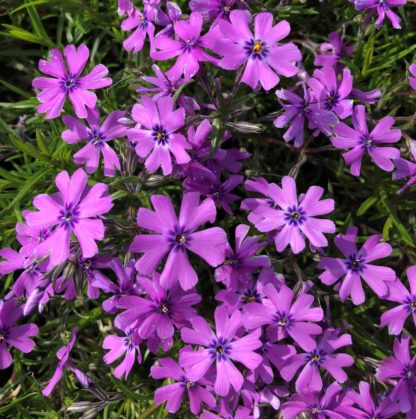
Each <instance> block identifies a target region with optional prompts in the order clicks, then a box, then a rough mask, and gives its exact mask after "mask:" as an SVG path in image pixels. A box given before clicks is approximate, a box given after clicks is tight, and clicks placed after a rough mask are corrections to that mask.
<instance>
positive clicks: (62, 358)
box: [42, 327, 78, 396]
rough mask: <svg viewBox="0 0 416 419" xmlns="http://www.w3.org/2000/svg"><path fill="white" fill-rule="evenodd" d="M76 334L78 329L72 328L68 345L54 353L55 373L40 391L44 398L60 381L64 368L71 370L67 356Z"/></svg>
mask: <svg viewBox="0 0 416 419" xmlns="http://www.w3.org/2000/svg"><path fill="white" fill-rule="evenodd" d="M77 333H78V327H74V328H73V329H72V332H71V339H70V340H69V343H68V345H64V346H62V347H61V348H59V349H58V351H57V352H56V357H57V358H58V360H59V361H58V365H57V366H56V369H55V372H54V373H53V375H52V377H51V378H50V380H49V381H48V383H47V385H46V387H45V388H44V389H43V390H42V394H43V395H44V396H49V395H50V394H51V393H52V391H53V389H54V388H55V386H56V385H57V384H58V382H59V381H60V380H61V378H62V375H63V373H64V370H65V368H68V369H71V368H72V367H73V365H72V364H71V361H69V355H70V353H71V351H72V349H73V347H74V345H75V339H76V335H77Z"/></svg>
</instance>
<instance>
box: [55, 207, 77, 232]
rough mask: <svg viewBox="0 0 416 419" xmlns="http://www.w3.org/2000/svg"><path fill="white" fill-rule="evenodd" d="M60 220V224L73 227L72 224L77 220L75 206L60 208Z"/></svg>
mask: <svg viewBox="0 0 416 419" xmlns="http://www.w3.org/2000/svg"><path fill="white" fill-rule="evenodd" d="M59 220H60V221H61V225H64V226H66V227H73V226H74V224H75V223H76V222H77V221H78V211H77V208H73V207H70V208H67V209H65V210H61V216H60V217H59Z"/></svg>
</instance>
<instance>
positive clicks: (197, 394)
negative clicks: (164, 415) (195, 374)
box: [150, 347, 216, 415]
mask: <svg viewBox="0 0 416 419" xmlns="http://www.w3.org/2000/svg"><path fill="white" fill-rule="evenodd" d="M186 350H188V347H185V348H183V349H182V350H181V352H182V351H186ZM157 362H158V365H153V367H152V368H151V369H150V375H151V377H153V378H155V379H156V380H160V379H165V378H169V379H172V380H175V381H176V382H174V383H172V384H168V385H166V386H163V387H159V388H158V389H157V390H156V391H155V403H156V404H162V403H164V402H167V403H166V410H167V411H168V412H169V413H176V412H177V411H178V410H179V408H180V406H181V403H182V399H183V396H184V394H185V392H186V393H187V395H188V398H189V404H190V409H191V412H192V413H193V414H194V415H199V413H200V412H201V408H202V404H206V405H207V406H208V407H211V408H213V407H215V405H216V400H215V397H214V396H213V395H212V394H211V393H210V392H209V391H208V390H207V389H206V388H205V387H204V385H203V384H204V380H196V381H194V380H192V381H191V380H190V379H189V378H188V377H187V370H186V369H183V368H181V366H180V365H178V363H177V362H176V361H174V360H173V359H171V358H159V359H158V360H157Z"/></svg>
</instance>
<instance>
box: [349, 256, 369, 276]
mask: <svg viewBox="0 0 416 419" xmlns="http://www.w3.org/2000/svg"><path fill="white" fill-rule="evenodd" d="M346 264H347V268H348V269H350V270H351V271H353V272H360V271H362V270H363V269H364V266H365V265H364V260H363V258H362V257H360V256H358V255H355V254H353V255H350V256H349V257H348V260H347V262H346Z"/></svg>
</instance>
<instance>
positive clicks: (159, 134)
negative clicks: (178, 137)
mask: <svg viewBox="0 0 416 419" xmlns="http://www.w3.org/2000/svg"><path fill="white" fill-rule="evenodd" d="M152 136H153V140H154V141H155V142H156V143H157V144H159V145H166V144H167V143H168V140H169V134H168V133H167V132H166V130H165V129H164V128H163V127H162V126H161V125H155V126H154V127H153V131H152Z"/></svg>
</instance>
